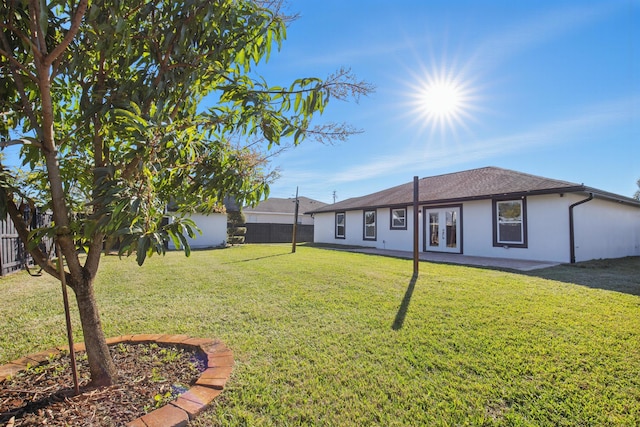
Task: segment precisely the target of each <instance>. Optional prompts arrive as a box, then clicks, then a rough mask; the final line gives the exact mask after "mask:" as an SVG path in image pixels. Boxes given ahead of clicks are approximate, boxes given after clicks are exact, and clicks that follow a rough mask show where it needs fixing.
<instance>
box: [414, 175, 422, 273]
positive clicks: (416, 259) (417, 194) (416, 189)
mask: <svg viewBox="0 0 640 427" xmlns="http://www.w3.org/2000/svg"><path fill="white" fill-rule="evenodd" d="M419 198H420V190H419V183H418V177H417V176H414V177H413V277H418V268H419V267H418V266H419V265H420V254H419V252H418V240H419V234H418V229H419V228H420V222H419V221H418V200H419Z"/></svg>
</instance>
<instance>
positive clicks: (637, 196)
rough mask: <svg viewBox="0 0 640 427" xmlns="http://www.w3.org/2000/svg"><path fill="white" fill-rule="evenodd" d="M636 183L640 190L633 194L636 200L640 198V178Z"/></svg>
mask: <svg viewBox="0 0 640 427" xmlns="http://www.w3.org/2000/svg"><path fill="white" fill-rule="evenodd" d="M636 184H637V185H638V191H636V192H635V193H634V194H633V198H634V199H636V200H640V179H638V181H636Z"/></svg>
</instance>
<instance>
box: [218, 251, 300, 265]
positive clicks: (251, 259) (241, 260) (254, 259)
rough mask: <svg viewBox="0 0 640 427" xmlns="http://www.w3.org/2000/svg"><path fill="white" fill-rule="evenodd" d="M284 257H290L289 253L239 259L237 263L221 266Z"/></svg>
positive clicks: (232, 262)
mask: <svg viewBox="0 0 640 427" xmlns="http://www.w3.org/2000/svg"><path fill="white" fill-rule="evenodd" d="M285 255H291V252H287V253H283V254H274V255H265V256H259V257H255V258H248V259H240V260H238V261H229V262H224V263H223V264H238V263H240V262H250V261H257V260H259V259H265V258H275V257H278V256H285Z"/></svg>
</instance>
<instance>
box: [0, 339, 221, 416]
mask: <svg viewBox="0 0 640 427" xmlns="http://www.w3.org/2000/svg"><path fill="white" fill-rule="evenodd" d="M152 342H155V343H158V344H171V345H178V346H182V347H192V348H194V349H195V350H196V351H198V350H199V351H201V352H202V353H204V355H205V356H206V363H207V366H206V368H205V370H204V372H202V374H201V375H200V377H199V378H198V380H197V381H196V382H195V384H194V385H193V386H192V387H191V388H190V389H189V390H187V391H186V392H184V393H182V394H181V395H179V396H178V398H177V399H176V400H174V401H172V402H169V403H168V404H166V405H165V406H163V407H161V408H158V409H156V410H155V411H153V412H149V413H148V414H146V415H143V416H142V417H140V418H136V419H135V420H133V421H130V422H129V423H127V424H126V425H127V427H180V426H186V425H187V423H188V422H189V420H192V419H194V418H195V417H196V416H197V415H198V414H200V413H201V412H202V411H204V410H205V409H206V408H207V407H209V405H210V404H211V402H212V401H213V399H215V398H216V397H218V396H219V395H220V393H222V389H223V388H224V385H225V384H226V382H227V381H228V380H229V377H230V376H231V371H232V370H233V352H232V351H231V350H229V348H227V347H226V346H225V345H224V344H223V343H222V342H221V341H218V340H213V339H207V338H192V337H189V336H188V335H163V334H141V335H122V336H119V337H113V338H109V339H107V344H108V345H114V344H119V343H131V344H143V343H152ZM66 350H68V347H67V348H65V347H62V346H61V347H57V348H55V349H52V350H45V351H41V352H39V353H36V354H31V355H29V356H25V357H22V358H20V359H17V360H13V361H11V362H9V363H7V364H6V365H2V366H0V382H3V381H4V380H6V379H7V378H8V377H10V376H12V375H15V374H16V373H18V372H20V371H22V370H24V369H26V368H27V365H31V366H33V365H35V364H40V363H42V362H44V361H46V360H47V359H48V358H49V357H50V356H51V355H57V354H59V353H61V352H62V351H66ZM74 350H75V351H84V350H85V347H84V344H75V345H74Z"/></svg>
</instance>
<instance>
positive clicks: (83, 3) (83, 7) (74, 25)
mask: <svg viewBox="0 0 640 427" xmlns="http://www.w3.org/2000/svg"><path fill="white" fill-rule="evenodd" d="M87 4H88V0H80V3H78V8H77V9H76V13H75V14H74V15H73V19H72V20H71V27H69V31H67V34H65V35H64V39H63V40H62V42H61V43H60V44H58V46H56V47H55V48H54V49H53V50H52V51H51V53H49V54H48V55H47V56H46V57H45V58H44V63H45V65H51V64H53V61H55V60H56V58H58V56H60V55H61V54H62V52H64V50H65V49H66V48H67V47H68V46H69V44H70V43H71V41H72V40H73V39H74V38H75V36H76V34H77V33H78V30H79V29H80V25H81V24H82V18H83V17H84V14H85V13H86V12H87Z"/></svg>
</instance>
